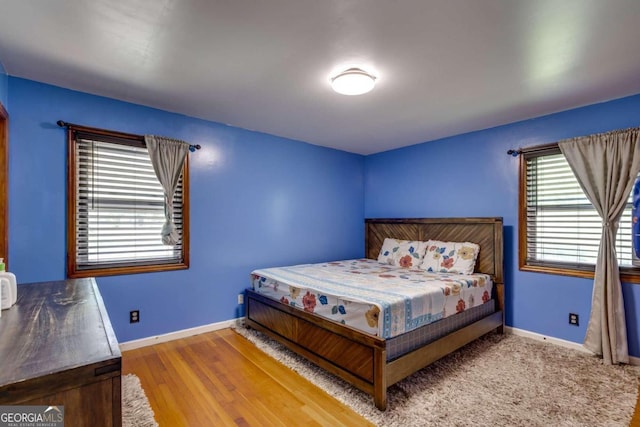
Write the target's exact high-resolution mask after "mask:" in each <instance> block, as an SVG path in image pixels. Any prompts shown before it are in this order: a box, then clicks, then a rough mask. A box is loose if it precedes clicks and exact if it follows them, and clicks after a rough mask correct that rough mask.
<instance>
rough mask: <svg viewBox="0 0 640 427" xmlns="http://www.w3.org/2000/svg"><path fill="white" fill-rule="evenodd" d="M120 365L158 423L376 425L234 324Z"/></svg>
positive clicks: (143, 351)
mask: <svg viewBox="0 0 640 427" xmlns="http://www.w3.org/2000/svg"><path fill="white" fill-rule="evenodd" d="M122 365H123V369H122V373H123V375H124V374H128V373H133V374H136V375H137V376H138V377H139V378H140V381H141V383H142V386H143V388H144V390H145V393H146V394H147V397H148V398H149V402H150V403H151V406H152V407H153V411H154V412H155V415H156V421H158V424H160V426H171V427H173V426H198V427H203V426H226V425H229V426H233V425H237V426H297V425H304V426H371V425H373V424H371V423H369V422H368V421H367V420H365V419H364V418H362V417H361V416H360V415H358V414H356V413H355V412H353V411H352V410H351V409H350V408H348V407H347V406H344V405H343V404H341V403H340V402H338V401H337V400H335V399H334V398H333V397H331V396H330V395H328V394H327V393H325V392H324V391H323V390H321V389H319V388H317V387H316V386H314V385H313V384H311V383H310V382H308V381H307V380H306V379H304V378H303V377H301V376H300V375H298V374H297V373H295V372H293V371H292V370H290V369H289V368H287V367H285V366H283V365H281V364H280V363H278V362H277V361H275V360H274V359H272V358H271V357H269V356H267V355H265V354H264V353H262V352H261V351H260V350H258V349H257V348H256V347H255V346H254V345H253V344H251V343H250V342H249V341H247V340H246V339H245V338H244V337H242V336H240V335H238V334H236V333H235V332H233V331H232V330H230V329H223V330H220V331H215V332H210V333H206V334H202V335H196V336H193V337H189V338H184V339H180V340H175V341H171V342H167V343H162V344H156V345H153V346H149V347H144V348H140V349H136V350H130V351H126V352H124V353H123V354H122ZM371 404H372V405H373V402H372V403H371Z"/></svg>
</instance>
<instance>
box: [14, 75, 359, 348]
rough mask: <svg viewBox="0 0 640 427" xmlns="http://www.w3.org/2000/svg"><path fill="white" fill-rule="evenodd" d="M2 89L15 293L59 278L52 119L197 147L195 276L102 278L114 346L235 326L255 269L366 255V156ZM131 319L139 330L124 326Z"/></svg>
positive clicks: (61, 186) (60, 133)
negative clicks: (135, 315) (18, 287)
mask: <svg viewBox="0 0 640 427" xmlns="http://www.w3.org/2000/svg"><path fill="white" fill-rule="evenodd" d="M8 81H9V96H10V98H11V126H10V144H11V149H10V155H9V164H10V177H9V179H10V180H9V183H10V193H9V194H10V200H9V214H10V217H9V232H10V241H9V247H10V252H9V254H10V258H11V269H12V271H13V272H14V273H15V274H16V275H17V277H18V280H19V282H22V283H27V282H37V281H47V280H57V279H64V278H65V265H66V264H65V256H66V246H65V236H66V231H65V221H66V220H65V215H66V207H65V203H66V190H65V188H66V136H65V135H66V133H65V131H64V130H63V129H61V128H59V127H58V126H56V124H55V123H56V121H57V120H65V121H68V122H70V123H78V124H82V125H87V126H94V127H99V128H104V129H111V130H118V131H122V132H129V133H136V134H145V133H151V134H158V135H165V136H169V137H173V138H180V139H184V140H186V141H189V142H190V143H193V144H200V145H202V149H201V150H199V151H197V152H195V153H193V154H191V155H190V168H191V170H190V178H191V268H190V269H189V270H183V271H177V272H163V273H152V274H136V275H128V276H112V277H105V278H98V279H97V282H98V285H99V287H100V291H101V293H102V296H103V298H104V300H105V305H106V307H107V310H108V311H109V315H110V318H111V321H112V323H113V326H114V329H115V331H116V334H117V336H118V340H119V341H120V342H123V341H129V340H132V339H137V338H141V337H147V336H153V335H157V334H162V333H167V332H171V331H176V330H180V329H185V328H190V327H195V326H200V325H204V324H209V323H214V322H219V321H225V320H229V319H233V318H235V317H238V316H239V315H240V314H241V311H240V307H238V306H237V304H236V303H237V294H238V293H240V292H242V291H243V289H245V288H246V287H247V285H248V284H249V273H250V272H251V271H252V270H253V269H255V268H260V267H266V266H276V265H285V264H294V263H304V262H319V261H325V260H336V259H345V258H355V257H360V256H363V253H364V244H363V239H364V236H363V232H364V231H363V230H364V226H363V217H364V214H363V206H364V199H363V197H364V184H363V175H364V171H363V169H364V158H363V157H362V156H359V155H354V154H349V153H345V152H341V151H337V150H332V149H327V148H322V147H317V146H314V145H310V144H306V143H302V142H298V141H291V140H288V139H284V138H278V137H275V136H270V135H266V134H262V133H257V132H250V131H247V130H243V129H238V128H233V127H229V126H224V125H221V124H217V123H212V122H208V121H204V120H198V119H194V118H190V117H186V116H183V115H179V114H173V113H168V112H165V111H160V110H156V109H152V108H147V107H143V106H140V105H134V104H129V103H125V102H121V101H116V100H113V99H108V98H103V97H98V96H93V95H88V94H85V93H80V92H75V91H71V90H67V89H61V88H58V87H54V86H49V85H46V84H41V83H37V82H33V81H29V80H24V79H19V78H14V77H9V78H8ZM283 120H286V117H283ZM133 309H140V311H141V312H140V315H141V321H140V323H138V324H133V325H130V324H129V323H128V318H129V311H130V310H133Z"/></svg>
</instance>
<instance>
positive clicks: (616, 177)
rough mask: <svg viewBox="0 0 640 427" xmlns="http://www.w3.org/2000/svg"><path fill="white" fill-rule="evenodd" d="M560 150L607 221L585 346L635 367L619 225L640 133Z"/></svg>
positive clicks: (639, 151)
mask: <svg viewBox="0 0 640 427" xmlns="http://www.w3.org/2000/svg"><path fill="white" fill-rule="evenodd" d="M558 146H559V147H560V150H561V151H562V154H564V156H565V157H566V159H567V162H568V163H569V166H571V169H572V170H573V173H574V174H575V176H576V178H577V180H578V182H579V183H580V186H581V187H582V190H583V191H584V193H585V195H586V196H587V198H588V199H589V201H591V203H592V204H593V206H594V207H595V209H596V211H597V212H598V214H599V215H600V218H601V219H602V237H601V240H600V248H599V250H598V258H597V261H596V271H595V276H594V281H593V295H592V305H591V316H590V318H589V325H588V327H587V334H586V336H585V340H584V346H585V347H586V348H587V349H589V350H591V351H593V352H594V353H596V354H598V355H601V356H602V358H603V360H604V363H605V364H608V365H610V364H618V363H629V353H628V345H627V329H626V323H625V313H624V301H623V298H622V287H621V284H620V271H619V269H618V260H617V257H616V248H615V240H616V233H617V232H618V221H619V220H620V217H621V216H622V212H623V211H624V208H625V205H626V204H627V200H628V198H629V194H630V193H631V188H632V187H633V183H634V180H635V179H636V177H637V175H638V172H640V128H636V129H627V130H620V131H613V132H608V133H603V134H598V135H590V136H586V137H579V138H574V139H570V140H565V141H561V142H559V143H558Z"/></svg>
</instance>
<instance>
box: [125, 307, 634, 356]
mask: <svg viewBox="0 0 640 427" xmlns="http://www.w3.org/2000/svg"><path fill="white" fill-rule="evenodd" d="M239 319H240V318H237V319H231V320H225V321H223V322H218V323H210V324H208V325H202V326H197V327H195V328H189V329H182V330H180V331H175V332H169V333H168V334H162V335H156V336H153V337H147V338H141V339H139V340H132V341H126V342H123V343H120V351H127V350H133V349H136V348H141V347H147V346H150V345H154V344H159V343H162V342H168V341H173V340H177V339H180V338H186V337H191V336H194V335H198V334H204V333H205V332H212V331H217V330H220V329H225V328H229V327H231V326H233V325H235V324H236V322H237V321H238V320H239ZM504 330H505V332H506V333H508V334H513V335H519V336H522V337H527V338H531V339H534V340H536V341H544V342H548V343H551V344H554V345H559V346H561V347H566V348H570V349H573V350H578V351H581V352H583V353H589V354H592V353H591V351H589V350H587V349H586V348H584V347H583V346H582V344H578V343H575V342H573V341H567V340H563V339H560V338H554V337H548V336H546V335H542V334H538V333H536V332H530V331H527V330H524V329H519V328H513V327H511V326H505V327H504ZM629 364H630V365H634V366H640V357H633V356H629Z"/></svg>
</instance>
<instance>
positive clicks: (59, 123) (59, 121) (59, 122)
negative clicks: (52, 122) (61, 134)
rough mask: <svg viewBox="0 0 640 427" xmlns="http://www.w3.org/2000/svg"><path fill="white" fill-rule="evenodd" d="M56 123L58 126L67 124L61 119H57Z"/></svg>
mask: <svg viewBox="0 0 640 427" xmlns="http://www.w3.org/2000/svg"><path fill="white" fill-rule="evenodd" d="M56 124H57V125H58V126H60V127H61V128H63V127H65V126H66V125H67V124H66V123H65V122H63V121H62V120H58V121H57V122H56Z"/></svg>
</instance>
